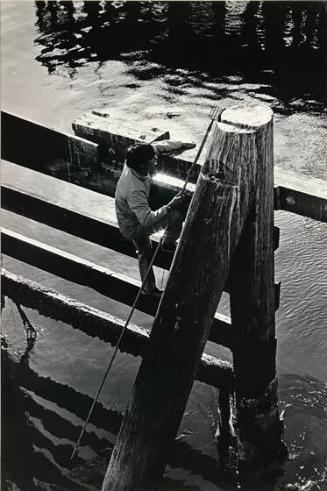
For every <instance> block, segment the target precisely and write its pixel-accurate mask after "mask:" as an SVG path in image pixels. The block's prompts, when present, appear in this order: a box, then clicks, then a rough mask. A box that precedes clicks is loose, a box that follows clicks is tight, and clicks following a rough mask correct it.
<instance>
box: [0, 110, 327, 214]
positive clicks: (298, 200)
mask: <svg viewBox="0 0 327 491" xmlns="http://www.w3.org/2000/svg"><path fill="white" fill-rule="evenodd" d="M104 113H106V111H96V114H93V115H91V116H90V115H85V116H83V117H81V118H79V119H78V120H77V121H75V122H74V123H73V128H74V130H75V131H76V133H77V134H79V135H82V136H85V137H86V138H87V139H84V138H81V137H74V136H73V135H69V134H65V133H62V132H59V131H56V130H54V129H51V128H47V127H45V126H43V125H40V124H38V123H35V122H34V121H30V120H27V119H23V118H20V117H19V116H17V115H15V114H11V113H8V112H5V111H2V112H1V118H2V120H1V121H2V125H1V127H2V156H3V158H4V159H7V160H10V161H12V162H16V163H19V164H21V165H22V166H26V167H30V168H32V169H35V170H38V171H40V172H44V173H50V174H51V175H54V176H56V177H58V178H60V179H62V180H69V179H70V178H69V175H70V174H71V173H73V170H74V169H75V172H77V175H76V179H77V180H78V181H79V183H80V184H81V185H83V186H87V187H89V188H90V189H95V190H97V191H98V192H99V193H104V194H108V195H111V196H113V194H114V189H115V183H116V182H117V180H118V178H119V175H120V173H121V170H122V165H123V164H122V162H123V160H124V155H125V152H126V148H127V147H128V145H129V144H131V143H134V142H135V141H143V142H149V141H151V140H152V139H161V138H164V137H168V136H169V133H168V132H162V131H160V130H158V129H157V128H156V129H153V128H151V125H150V126H149V127H148V126H147V124H146V123H144V125H145V126H144V127H143V125H142V128H143V129H141V130H140V129H139V128H138V127H135V125H133V124H132V123H128V122H127V121H126V120H117V119H116V118H115V117H114V116H113V115H110V116H108V115H107V116H105V115H104ZM104 122H105V123H104ZM88 123H90V124H89V125H88ZM122 131H124V132H126V135H123V134H122ZM101 132H103V135H102V133H101ZM101 135H102V136H101ZM22 138H24V145H19V144H17V142H20V141H21V139H22ZM190 139H192V138H190ZM91 140H93V141H91ZM94 142H98V143H99V144H98V143H94ZM99 145H100V147H101V149H99ZM109 147H110V148H111V150H110V151H109V150H108V148H109ZM100 150H101V151H100ZM195 151H196V149H191V150H189V151H186V152H184V153H183V157H179V156H165V157H162V158H161V164H160V165H161V167H160V168H159V173H160V174H161V177H159V176H158V178H157V179H156V180H155V183H154V187H153V188H154V189H153V193H152V194H153V198H152V200H153V205H155V206H161V204H162V202H163V201H164V202H168V201H169V200H170V199H171V197H172V195H173V194H175V193H176V192H178V191H179V190H180V189H181V187H182V186H183V181H184V179H185V177H186V175H187V172H188V170H189V168H190V165H191V163H192V162H193V159H194V155H195ZM203 155H204V154H203ZM203 158H204V157H203ZM203 158H201V159H200V160H199V163H198V165H196V166H195V167H194V170H193V173H192V176H191V182H193V183H195V182H196V180H197V177H198V175H199V173H200V170H201V165H203V163H204V160H203ZM100 161H101V162H100ZM49 163H51V164H50V166H49V165H48V164H49ZM70 165H71V167H70ZM92 169H93V171H94V170H95V171H96V176H97V177H96V178H95V179H91V178H90V177H88V178H85V177H84V178H80V179H79V178H78V175H79V174H78V172H79V171H81V172H82V174H83V172H86V173H88V172H90V171H92ZM104 174H105V176H106V178H104ZM168 181H170V185H169V186H168V185H167V183H168ZM275 182H276V187H275V209H283V210H286V211H290V212H293V213H297V214H299V215H303V216H308V217H311V218H313V219H316V220H320V221H323V222H326V221H327V184H326V181H324V180H322V179H316V178H311V177H309V176H300V175H296V174H294V173H290V172H288V171H284V170H282V169H280V168H275ZM190 190H192V185H190Z"/></svg>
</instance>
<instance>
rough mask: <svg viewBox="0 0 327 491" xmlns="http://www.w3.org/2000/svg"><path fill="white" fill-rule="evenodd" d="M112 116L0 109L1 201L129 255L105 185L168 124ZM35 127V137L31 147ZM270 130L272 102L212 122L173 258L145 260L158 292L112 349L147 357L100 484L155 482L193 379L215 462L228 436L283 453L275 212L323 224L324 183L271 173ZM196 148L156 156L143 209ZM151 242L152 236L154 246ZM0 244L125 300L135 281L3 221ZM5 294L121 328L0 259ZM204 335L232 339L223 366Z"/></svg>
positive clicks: (93, 324)
mask: <svg viewBox="0 0 327 491" xmlns="http://www.w3.org/2000/svg"><path fill="white" fill-rule="evenodd" d="M116 123H117V121H115V118H112V117H110V115H109V114H108V113H106V112H103V111H101V112H98V111H95V112H93V114H92V115H87V116H85V117H83V118H80V119H79V120H78V121H76V122H75V123H74V125H73V128H74V130H75V132H76V133H77V135H76V136H72V135H64V134H61V133H60V132H57V131H53V130H50V129H48V128H44V127H42V126H41V125H38V124H36V123H34V122H32V121H25V120H22V119H21V118H19V117H17V116H15V115H12V114H8V113H2V131H3V139H2V141H3V145H2V156H3V161H2V207H3V208H5V209H6V210H9V211H11V212H13V213H16V214H19V215H22V216H25V217H28V218H31V219H33V220H36V221H38V222H40V223H43V224H46V225H48V226H51V227H53V228H56V229H58V230H62V231H64V232H68V233H70V234H72V235H75V236H77V237H80V238H83V239H86V240H88V241H90V242H93V243H95V244H99V245H102V246H105V247H107V248H109V249H111V250H113V251H116V252H119V253H123V254H125V255H126V256H128V257H136V255H135V251H134V249H133V247H131V245H130V244H129V243H128V242H126V241H124V240H122V238H121V236H120V234H119V231H118V226H117V221H116V217H115V212H114V200H113V194H114V189H115V185H116V182H117V180H118V178H119V175H120V172H121V169H122V165H123V164H122V161H123V157H124V152H126V149H127V146H128V145H129V144H131V143H134V142H141V141H143V142H144V141H145V142H150V141H152V140H154V139H162V138H167V137H169V133H168V132H167V131H160V130H158V129H157V128H151V127H150V126H149V127H148V128H145V129H144V128H142V130H139V129H138V128H137V127H135V126H134V127H133V125H130V124H127V123H126V124H124V122H123V121H120V122H119V129H117V124H116ZM17 132H18V133H19V132H25V133H26V135H27V136H28V141H29V142H30V145H29V148H25V149H24V152H25V153H24V154H23V153H22V152H21V149H19V148H16V147H15V145H13V144H12V143H11V142H12V141H13V135H15V134H16V135H17ZM125 133H126V135H125ZM38 135H42V138H43V140H42V141H43V143H42V145H43V144H44V145H43V147H44V148H43V147H42V145H41V148H39V149H38V151H37V150H36V149H35V145H36V142H38V141H39V139H38ZM272 140H273V128H272V112H271V110H270V109H269V108H268V107H266V106H259V105H252V106H235V107H231V108H229V109H226V110H225V111H224V112H223V113H222V115H221V121H220V122H217V123H215V124H214V126H213V128H212V131H211V133H210V137H209V140H208V142H207V144H206V146H205V148H204V152H203V155H202V157H201V160H200V161H199V164H198V165H197V166H195V168H194V171H193V173H192V175H191V183H190V185H189V187H188V189H189V191H190V192H192V193H193V198H192V202H191V205H190V209H189V212H188V216H187V220H186V223H185V226H184V229H183V233H182V236H181V239H180V243H179V246H178V249H177V251H176V253H175V256H174V260H173V262H172V260H171V256H170V255H167V254H166V253H163V252H160V253H159V254H158V255H157V257H156V261H155V265H157V266H159V267H161V268H163V269H170V276H169V279H168V283H167V286H166V289H165V292H164V295H163V298H162V300H161V302H160V305H159V306H158V301H156V300H149V299H142V301H140V303H139V304H138V306H137V308H138V309H139V310H140V311H142V312H145V313H147V314H149V315H152V316H154V317H155V319H154V323H153V327H152V331H151V334H150V336H149V334H148V333H147V332H146V331H145V330H144V329H142V327H139V326H135V325H134V324H131V325H130V326H129V328H128V329H127V330H126V333H125V336H124V338H123V341H122V345H121V349H122V350H126V351H128V352H130V353H133V354H135V355H141V356H142V357H143V361H142V364H141V367H140V370H139V373H138V375H137V378H136V382H135V386H134V388H133V391H132V394H131V399H130V403H129V406H128V409H127V411H126V413H125V417H124V420H123V423H122V425H121V430H120V433H119V436H118V438H117V442H116V446H115V449H114V452H113V455H112V458H111V461H110V463H109V466H108V470H107V474H106V477H105V480H104V483H103V491H107V490H115V489H117V490H118V489H119V490H137V489H139V490H141V489H142V490H146V489H149V490H150V489H151V490H153V489H155V487H156V486H157V485H158V483H159V481H160V478H161V476H162V474H163V472H164V468H165V465H166V462H167V455H168V452H169V448H170V445H171V444H172V442H173V440H174V437H175V435H176V433H177V431H178V427H179V423H180V420H181V418H182V416H183V412H184V408H185V405H186V403H187V399H188V395H189V393H190V390H191V387H192V384H193V381H194V379H198V380H201V381H203V382H205V383H208V384H211V385H212V386H213V387H216V388H217V389H218V390H219V411H220V415H221V417H220V424H219V432H218V433H219V436H218V446H219V451H220V463H221V464H223V463H224V459H226V458H227V459H228V455H229V452H228V448H229V447H231V446H233V445H236V447H237V448H236V451H237V454H238V464H239V468H240V470H246V469H248V468H255V467H256V466H258V465H260V464H266V463H268V462H270V461H271V460H273V459H276V460H278V458H279V457H280V456H281V455H282V454H283V452H284V447H283V443H282V432H283V426H282V422H281V420H280V417H279V413H278V392H277V378H276V366H275V363H276V356H275V355H276V337H275V310H276V309H277V308H278V305H279V291H280V288H279V287H280V285H275V284H274V250H275V249H276V248H277V247H278V243H279V230H278V229H277V228H276V227H274V224H273V213H274V209H275V210H276V209H285V210H287V211H292V212H294V213H298V214H300V215H305V216H309V217H311V218H314V219H316V220H321V221H324V222H326V221H327V192H326V186H325V184H324V182H323V181H320V180H318V179H310V180H307V179H306V180H302V179H301V178H299V177H297V178H296V177H294V176H292V175H291V176H290V175H288V174H287V173H285V172H284V171H282V170H279V169H275V184H274V175H273V174H274V169H273V148H272ZM42 148H43V150H42ZM49 148H50V149H52V151H51V155H50V154H49V153H48V149H49ZM42 151H44V152H45V153H44V155H43V154H42ZM50 157H51V158H50ZM193 158H194V155H193V154H192V151H189V152H187V153H186V155H185V156H184V155H183V158H181V157H180V156H179V157H164V158H163V159H162V161H161V172H162V173H167V172H168V173H169V178H168V179H165V178H163V179H161V178H160V176H159V178H158V179H156V181H155V184H154V186H153V193H152V196H151V203H152V206H153V207H157V206H160V204H162V203H163V202H165V201H167V200H168V199H170V198H171V197H172V196H173V195H174V194H175V193H176V192H178V191H179V190H180V189H181V188H182V186H183V180H184V179H185V177H186V175H187V171H188V169H189V168H190V165H191V164H192V160H193ZM24 159H26V160H24ZM45 161H47V162H49V161H50V165H48V166H45V165H44V162H45ZM88 162H89V164H88ZM164 177H165V176H164ZM33 182H35V183H37V184H36V185H34V184H33ZM27 183H29V184H27ZM77 183H78V184H79V185H77ZM83 201H85V202H89V203H92V209H90V210H85V207H83V206H81V205H80V203H82V202H83ZM157 243H158V238H156V237H154V238H153V245H154V246H155V245H156V244H157ZM2 252H3V253H4V254H7V255H9V256H11V257H14V258H16V259H18V260H20V261H23V262H26V263H28V264H31V265H33V266H35V267H38V268H41V269H43V270H45V271H49V272H51V273H53V274H56V275H57V276H59V277H61V278H65V279H68V280H70V281H73V282H76V283H78V284H81V285H87V286H89V287H91V288H93V289H94V290H95V291H98V292H100V293H102V294H104V295H107V296H108V297H111V298H113V299H115V300H116V301H118V302H121V303H123V304H125V305H132V304H133V301H134V298H135V297H136V294H137V291H138V288H139V286H140V282H139V281H135V280H132V279H131V278H129V277H128V276H126V275H122V274H117V273H114V272H113V271H110V270H109V269H108V268H103V267H99V266H97V265H96V264H95V263H93V262H90V261H85V260H83V259H81V258H79V257H77V256H76V255H73V254H68V253H67V252H65V251H62V250H61V249H58V248H55V247H52V246H49V245H47V244H43V243H42V242H40V241H39V240H35V239H34V240H33V239H31V238H29V237H27V236H24V235H23V234H22V233H17V232H14V231H12V230H9V229H8V228H6V229H5V228H4V229H3V230H2ZM194 258H196V261H195V260H194ZM223 291H226V292H228V293H229V295H230V303H231V318H228V317H226V316H222V315H220V314H218V313H217V312H216V310H217V306H218V303H219V299H220V296H221V294H222V292H223ZM4 296H8V297H10V298H12V299H13V300H14V301H15V302H16V303H18V304H21V305H25V306H27V307H32V308H36V309H38V310H39V311H40V312H43V313H44V314H46V312H50V313H51V316H53V317H54V318H56V319H58V320H62V321H64V322H67V323H69V324H71V325H72V326H73V327H75V328H78V329H82V330H83V331H84V332H85V333H87V334H89V335H91V336H94V335H96V336H98V337H100V339H103V340H105V341H108V342H110V343H112V344H114V343H115V341H116V340H117V339H118V337H119V334H120V332H121V329H122V327H123V325H124V322H123V321H122V320H121V319H118V318H117V317H115V316H113V315H111V314H110V312H101V311H99V310H97V309H93V308H91V307H89V306H87V305H83V304H80V303H79V302H77V301H75V300H74V299H71V298H68V297H65V296H63V295H62V294H60V293H59V292H55V291H53V290H49V289H45V288H44V287H42V285H40V284H37V283H36V282H33V281H30V280H28V279H26V278H22V277H21V276H18V275H14V274H12V273H11V272H8V271H5V270H3V271H2V297H4ZM207 340H210V341H212V342H216V343H218V344H222V345H223V346H226V347H228V348H229V349H230V350H231V351H232V354H233V366H232V365H231V364H228V363H226V362H222V361H221V360H217V359H216V358H214V357H210V356H208V355H207V354H206V353H204V349H205V344H206V341H207ZM234 395H235V400H236V405H235V408H234V406H233V404H232V403H231V400H232V396H234ZM232 417H233V420H234V421H235V422H236V423H235V425H234V426H235V428H234V430H235V435H236V437H235V436H234V434H233V433H232V428H231V419H232ZM225 463H226V462H225Z"/></svg>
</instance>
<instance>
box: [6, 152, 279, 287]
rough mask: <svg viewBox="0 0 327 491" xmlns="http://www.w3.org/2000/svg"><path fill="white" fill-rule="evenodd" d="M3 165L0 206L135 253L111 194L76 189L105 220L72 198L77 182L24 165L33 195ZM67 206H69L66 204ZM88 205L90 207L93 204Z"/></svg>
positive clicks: (159, 261)
mask: <svg viewBox="0 0 327 491" xmlns="http://www.w3.org/2000/svg"><path fill="white" fill-rule="evenodd" d="M3 169H4V170H5V172H4V179H3V180H4V183H3V184H2V186H1V190H2V195H1V196H2V207H3V208H4V209H7V210H10V211H12V212H14V213H17V214H19V215H22V216H25V217H27V218H30V219H32V220H35V221H38V222H41V223H44V224H46V225H48V226H50V227H53V228H56V229H58V230H62V231H64V232H67V233H69V234H72V235H75V236H77V237H80V238H82V239H86V240H88V241H89V242H93V243H96V244H99V245H101V246H104V247H107V248H109V249H111V250H114V251H116V252H119V253H121V254H126V255H128V256H130V257H136V252H135V248H134V247H133V245H132V243H131V242H130V241H127V240H125V239H124V238H123V237H122V236H121V234H120V232H119V228H118V224H117V219H116V214H115V211H114V202H113V199H112V198H109V197H104V196H101V195H99V193H95V192H93V191H89V190H85V189H80V191H81V200H80V202H81V203H84V199H85V200H86V201H88V200H89V201H90V202H91V203H92V204H93V203H95V204H97V203H98V205H97V206H99V207H100V208H104V209H105V210H106V220H104V218H102V216H99V218H97V214H96V213H95V211H96V210H94V209H92V207H91V209H90V210H88V209H87V207H85V205H83V207H81V206H80V203H78V202H77V201H78V199H77V198H76V193H77V194H78V189H77V191H76V188H78V186H75V185H74V184H70V183H62V182H61V181H58V180H57V179H54V178H52V177H49V176H44V175H42V174H40V173H36V172H33V171H31V170H28V171H27V172H26V170H25V169H24V173H25V174H26V180H29V179H33V177H35V180H36V181H37V182H38V181H39V183H40V188H41V189H39V188H38V190H37V195H35V191H34V192H33V193H32V192H29V191H28V190H26V189H22V186H23V185H24V183H21V184H20V187H18V186H17V184H15V183H13V182H12V181H13V176H14V175H15V174H16V173H17V172H19V166H16V165H15V164H11V163H9V162H4V163H3ZM42 184H43V185H44V187H45V189H44V191H42ZM61 187H64V190H65V192H64V193H63V194H64V195H65V196H67V195H69V196H72V198H73V199H72V202H69V203H66V202H65V201H64V200H63V199H60V191H61ZM53 195H54V196H53ZM58 196H59V198H58ZM74 197H75V198H74ZM74 203H75V205H74ZM67 206H69V207H70V208H67ZM92 206H93V208H94V205H92ZM85 208H86V210H85ZM158 240H159V239H158V238H157V237H156V236H153V237H152V245H153V248H156V247H157V245H158ZM274 242H275V248H276V247H278V243H279V229H278V228H277V227H274ZM172 258H173V255H172V254H169V253H165V252H163V251H161V250H160V251H159V253H158V254H157V256H156V259H155V266H158V267H160V268H163V269H166V270H169V269H170V266H171V262H172ZM228 289H229V288H228V281H227V283H226V288H225V290H226V291H228Z"/></svg>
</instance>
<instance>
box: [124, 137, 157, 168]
mask: <svg viewBox="0 0 327 491" xmlns="http://www.w3.org/2000/svg"><path fill="white" fill-rule="evenodd" d="M154 157H155V151H154V149H153V147H152V145H147V144H139V145H132V146H131V147H129V148H128V150H127V154H126V164H127V165H128V167H130V168H131V169H134V170H135V171H136V172H138V173H139V174H142V175H144V176H146V175H147V174H148V173H149V171H151V170H152V169H153V167H154Z"/></svg>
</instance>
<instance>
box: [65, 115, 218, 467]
mask: <svg viewBox="0 0 327 491" xmlns="http://www.w3.org/2000/svg"><path fill="white" fill-rule="evenodd" d="M220 114H221V109H220V108H218V107H217V108H214V109H213V110H212V112H211V115H210V116H211V121H210V123H209V125H208V128H207V131H206V133H205V135H204V137H203V139H202V142H201V145H200V147H199V149H198V152H197V154H196V157H195V159H194V161H193V163H192V165H191V167H190V169H189V171H188V173H187V175H186V179H185V181H184V185H183V188H182V191H181V194H182V195H183V194H184V193H185V189H186V186H187V184H188V181H189V180H190V177H191V173H192V170H193V168H194V166H195V165H196V163H197V161H198V160H199V157H200V155H201V152H202V150H203V147H204V144H205V142H206V140H207V138H208V135H209V132H210V130H211V128H212V125H213V122H214V121H215V120H216V119H218V118H219V116H220ZM163 238H164V235H163V236H162V237H161V238H160V240H159V242H158V245H157V247H156V249H155V251H154V254H153V256H152V258H151V261H150V264H149V267H148V269H147V271H146V273H145V276H144V278H143V281H142V285H141V286H140V288H139V291H138V293H137V295H136V298H135V300H134V303H133V305H132V308H131V310H130V313H129V315H128V318H127V320H126V322H125V324H124V327H123V329H122V331H121V333H120V335H119V338H118V341H117V344H116V347H115V351H114V353H113V355H112V357H111V360H110V362H109V365H108V367H107V370H106V372H105V374H104V376H103V377H102V380H101V383H100V385H99V388H98V391H97V393H96V396H95V398H94V400H93V403H92V405H91V407H90V410H89V413H88V415H87V418H86V420H85V422H84V425H83V428H82V431H81V433H80V435H79V437H78V440H77V443H76V445H75V447H74V450H73V452H72V455H71V457H70V460H73V458H74V456H75V454H76V452H77V450H78V447H79V445H80V442H81V440H82V437H83V435H84V432H85V429H86V426H87V424H88V422H89V420H90V417H91V414H92V412H93V409H94V406H95V405H96V403H97V400H98V398H99V395H100V392H101V390H102V387H103V385H104V383H105V381H106V378H107V376H108V374H109V372H110V370H111V367H112V365H113V362H114V359H115V357H116V354H117V352H118V348H119V345H120V342H121V340H122V337H123V335H124V333H125V331H126V329H127V326H128V324H129V321H130V320H131V318H132V315H133V313H134V310H135V307H136V304H137V302H138V299H139V298H140V295H141V293H142V290H143V287H144V285H145V282H146V280H147V278H148V275H149V273H150V271H151V268H152V266H153V263H154V261H155V258H156V256H157V254H158V252H159V249H160V247H161V244H162V240H163Z"/></svg>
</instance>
